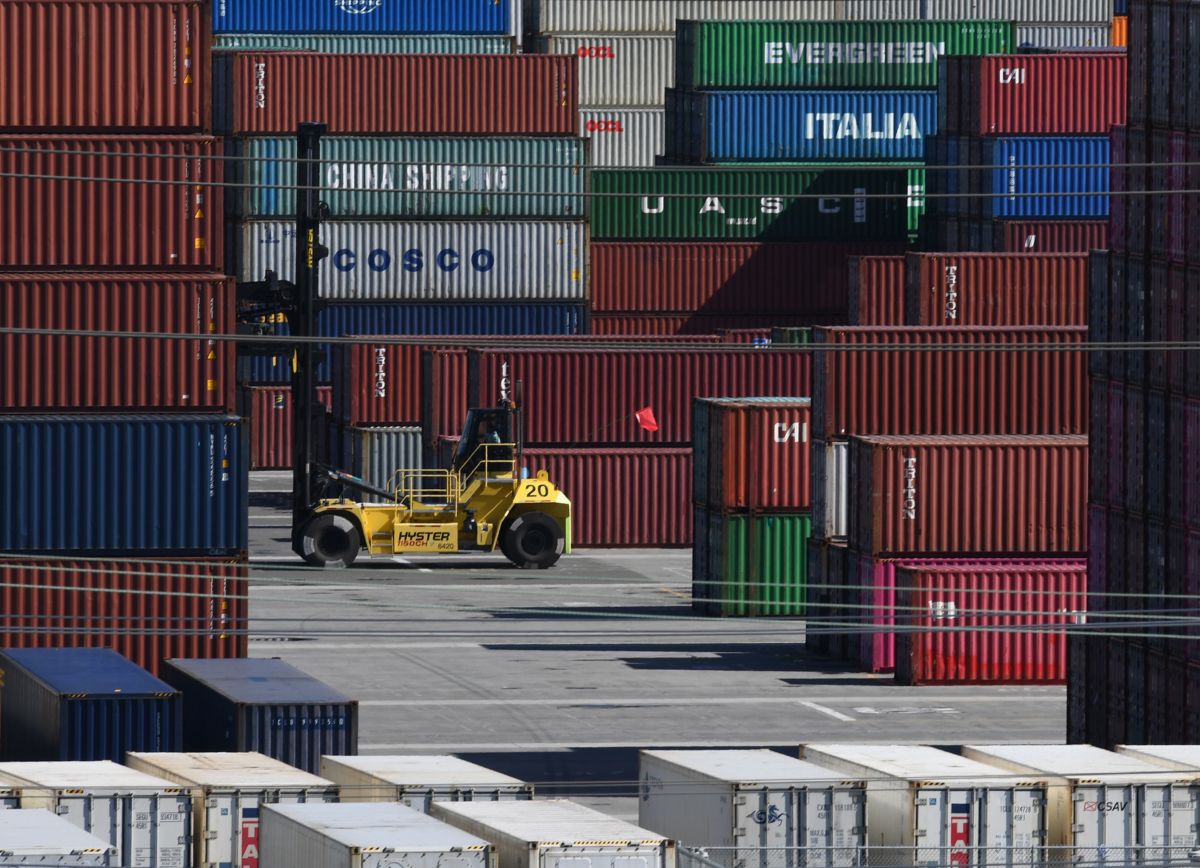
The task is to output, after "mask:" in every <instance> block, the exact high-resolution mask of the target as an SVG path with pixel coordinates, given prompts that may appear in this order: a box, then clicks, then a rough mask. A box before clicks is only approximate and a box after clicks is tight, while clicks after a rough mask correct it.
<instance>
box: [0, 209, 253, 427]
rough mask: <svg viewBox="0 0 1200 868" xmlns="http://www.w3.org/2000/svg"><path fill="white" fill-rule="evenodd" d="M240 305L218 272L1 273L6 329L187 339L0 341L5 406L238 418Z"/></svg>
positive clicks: (0, 320) (0, 391) (0, 318)
mask: <svg viewBox="0 0 1200 868" xmlns="http://www.w3.org/2000/svg"><path fill="white" fill-rule="evenodd" d="M17 222H19V221H17ZM235 302H236V298H235V289H234V284H233V280H232V279H230V278H224V277H220V276H218V275H214V274H121V273H54V274H46V273H7V274H0V326H5V327H9V328H36V329H68V330H76V331H115V332H134V333H146V332H171V333H176V334H179V335H185V336H187V339H183V338H180V339H171V338H153V339H149V338H119V337H71V336H67V335H0V409H3V410H10V411H11V410H17V411H21V412H29V411H38V410H65V409H71V410H73V411H83V412H87V411H92V410H94V411H106V410H116V409H133V410H204V411H208V412H213V413H222V412H227V411H232V410H233V409H234V406H235V395H236V389H235V380H236V374H235V370H234V350H235V345H234V344H233V343H232V342H228V341H215V340H212V339H211V336H212V335H217V334H231V333H232V332H233V331H234V330H235V320H234V304H235Z"/></svg>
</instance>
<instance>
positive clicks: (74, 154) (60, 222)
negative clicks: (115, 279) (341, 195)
mask: <svg viewBox="0 0 1200 868" xmlns="http://www.w3.org/2000/svg"><path fill="white" fill-rule="evenodd" d="M8 5H9V4H7V3H4V4H0V8H4V7H7V6H8ZM147 5H148V6H153V5H154V4H147ZM118 155H125V156H118ZM220 157H221V143H220V141H219V140H218V139H213V138H208V137H206V136H126V137H122V138H102V139H98V138H96V137H94V136H45V137H40V138H28V137H22V136H0V200H3V201H4V202H7V203H8V207H9V209H10V210H11V211H12V212H13V213H14V214H20V215H21V219H20V220H17V221H15V223H14V226H13V227H12V230H11V231H10V232H9V236H8V239H7V241H6V243H5V244H4V245H2V246H0V267H4V268H22V267H29V268H59V269H63V268H68V269H69V268H136V269H162V268H179V269H187V270H192V271H195V270H197V269H212V270H214V271H220V270H221V267H222V264H223V262H224V260H223V259H222V244H223V240H224V239H223V238H222V234H221V231H220V227H221V216H222V208H223V205H222V194H221V186H220V184H221V180H222V176H221V162H222V161H221V159H220ZM5 173H7V174H8V175H9V176H8V177H4V176H3V175H4V174H5ZM75 179H78V180H75ZM135 181H147V182H150V183H132V182H135ZM209 185H215V186H209ZM91 215H103V219H90V218H91ZM151 215H152V217H153V219H147V218H148V216H151ZM256 279H261V276H260V278H256Z"/></svg>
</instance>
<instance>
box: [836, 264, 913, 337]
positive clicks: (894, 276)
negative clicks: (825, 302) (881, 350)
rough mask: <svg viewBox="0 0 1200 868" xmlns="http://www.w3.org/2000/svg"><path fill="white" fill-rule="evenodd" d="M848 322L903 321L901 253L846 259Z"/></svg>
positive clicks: (868, 323) (858, 323)
mask: <svg viewBox="0 0 1200 868" xmlns="http://www.w3.org/2000/svg"><path fill="white" fill-rule="evenodd" d="M849 264H850V269H849V270H850V275H849V276H850V285H849V287H848V293H849V299H850V305H849V308H850V309H849V315H848V317H847V321H848V322H849V323H850V325H903V324H904V256H903V255H900V256H856V257H851V258H849Z"/></svg>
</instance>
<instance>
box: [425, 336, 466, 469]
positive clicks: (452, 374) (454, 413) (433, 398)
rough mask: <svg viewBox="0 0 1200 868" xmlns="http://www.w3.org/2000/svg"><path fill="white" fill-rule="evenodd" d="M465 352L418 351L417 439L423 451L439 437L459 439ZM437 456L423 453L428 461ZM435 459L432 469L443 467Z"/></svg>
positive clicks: (463, 407) (463, 418) (463, 416)
mask: <svg viewBox="0 0 1200 868" xmlns="http://www.w3.org/2000/svg"><path fill="white" fill-rule="evenodd" d="M468 409H469V408H468V407H467V351H466V350H462V349H449V350H447V349H427V350H423V351H422V352H421V436H422V439H423V440H424V443H425V446H426V449H427V450H430V449H436V446H437V443H438V441H439V440H440V439H441V438H443V437H458V436H461V434H462V430H463V427H464V425H465V424H466V421H467V410H468ZM429 458H434V459H436V458H437V456H435V455H433V454H431V453H430V452H428V451H427V452H426V459H427V461H426V463H429V461H428V459H429ZM447 464H448V462H445V463H443V462H442V461H440V460H435V461H434V463H433V464H432V466H434V467H445V466H447Z"/></svg>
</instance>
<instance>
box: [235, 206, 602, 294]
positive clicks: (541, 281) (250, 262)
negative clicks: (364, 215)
mask: <svg viewBox="0 0 1200 868" xmlns="http://www.w3.org/2000/svg"><path fill="white" fill-rule="evenodd" d="M241 235H242V254H243V261H242V262H241V264H240V267H239V269H238V273H239V274H240V275H241V279H242V280H247V281H249V280H260V279H262V275H263V274H265V273H266V272H267V271H274V272H275V273H276V274H277V275H278V276H279V278H280V279H281V280H291V279H292V276H293V275H294V274H295V268H296V245H295V237H296V228H295V221H291V222H289V221H284V220H280V221H266V220H248V221H246V222H245V223H243V224H242V231H241ZM585 238H586V227H585V225H584V224H583V223H582V222H575V221H571V222H538V223H534V222H526V221H520V222H515V221H514V222H472V223H458V222H454V223H449V222H428V223H417V222H407V221H405V222H400V221H388V222H383V221H374V220H372V221H356V222H349V221H341V220H339V221H329V222H326V223H324V224H322V229H321V241H322V243H323V244H324V245H325V246H326V247H328V248H329V256H328V258H326V259H324V260H322V261H321V264H320V266H319V269H318V274H319V277H318V279H319V281H320V293H321V296H322V297H323V298H328V299H336V300H338V301H437V302H461V301H543V302H561V301H582V300H583V299H584V298H585V296H586V292H587V280H586V276H585V273H584V268H585V263H586V259H587V258H586V254H585V249H584V248H585Z"/></svg>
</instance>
